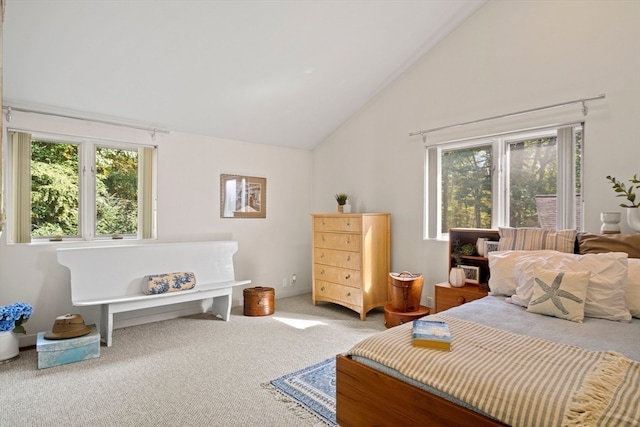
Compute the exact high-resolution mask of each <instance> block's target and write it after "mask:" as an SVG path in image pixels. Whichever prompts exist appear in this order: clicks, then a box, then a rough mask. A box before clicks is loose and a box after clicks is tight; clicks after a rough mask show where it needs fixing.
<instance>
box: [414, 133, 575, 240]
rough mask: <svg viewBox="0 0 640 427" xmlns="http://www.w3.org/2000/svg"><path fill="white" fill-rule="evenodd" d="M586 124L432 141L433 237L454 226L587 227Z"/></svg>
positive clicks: (429, 229)
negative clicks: (584, 215) (584, 199)
mask: <svg viewBox="0 0 640 427" xmlns="http://www.w3.org/2000/svg"><path fill="white" fill-rule="evenodd" d="M581 159H582V125H575V126H566V127H562V128H549V129H543V130H537V131H535V132H519V133H512V134H503V135H500V136H494V137H490V138H483V139H478V140H468V141H464V142H452V143H444V144H441V145H437V146H432V147H428V148H427V168H426V170H427V177H426V179H427V189H428V193H427V209H426V213H427V215H426V216H427V218H426V220H427V221H426V223H427V237H432V238H433V237H438V236H442V235H446V234H447V233H448V231H449V229H450V228H454V227H460V228H497V227H506V226H509V227H542V228H550V229H565V228H577V229H580V227H581V209H580V207H581V196H580V193H581V192H580V188H581V169H582V168H581Z"/></svg>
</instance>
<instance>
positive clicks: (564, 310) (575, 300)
mask: <svg viewBox="0 0 640 427" xmlns="http://www.w3.org/2000/svg"><path fill="white" fill-rule="evenodd" d="M533 272H534V273H533V274H534V279H535V280H534V285H533V293H532V295H531V301H530V302H529V306H528V307H527V311H528V312H530V313H538V314H545V315H547V316H554V317H558V318H560V319H566V320H571V321H572V322H578V323H582V319H583V318H584V304H585V299H586V295H587V286H588V285H589V277H590V276H591V273H588V272H586V271H581V272H573V271H572V272H563V271H554V270H545V269H542V268H539V267H535V268H534V270H533Z"/></svg>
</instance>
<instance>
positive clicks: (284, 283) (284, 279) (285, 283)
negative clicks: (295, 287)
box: [282, 277, 289, 288]
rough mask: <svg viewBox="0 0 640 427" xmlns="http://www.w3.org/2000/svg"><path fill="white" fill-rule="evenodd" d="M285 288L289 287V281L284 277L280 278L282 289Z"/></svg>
mask: <svg viewBox="0 0 640 427" xmlns="http://www.w3.org/2000/svg"><path fill="white" fill-rule="evenodd" d="M287 286H289V281H288V280H287V278H286V277H283V278H282V287H283V288H286V287H287Z"/></svg>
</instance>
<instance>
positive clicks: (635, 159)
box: [313, 1, 640, 301]
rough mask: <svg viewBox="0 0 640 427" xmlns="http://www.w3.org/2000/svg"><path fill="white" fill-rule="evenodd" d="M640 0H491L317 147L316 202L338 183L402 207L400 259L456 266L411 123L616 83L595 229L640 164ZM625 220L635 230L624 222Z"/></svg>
mask: <svg viewBox="0 0 640 427" xmlns="http://www.w3.org/2000/svg"><path fill="white" fill-rule="evenodd" d="M638 22H640V2H637V1H588V2H586V1H555V2H551V1H511V2H509V1H490V2H488V3H487V4H486V5H485V6H484V7H482V8H481V9H480V10H479V11H478V12H477V13H476V14H475V15H474V16H472V17H471V18H470V19H469V20H467V21H466V22H465V23H464V24H463V25H462V26H461V27H459V28H458V29H457V30H456V31H455V32H454V33H453V34H452V35H450V36H449V37H447V38H446V39H445V40H444V41H443V42H441V43H440V44H439V45H438V46H436V48H435V49H434V50H433V51H431V52H430V53H428V54H427V55H426V56H425V57H424V58H422V59H421V60H420V61H419V62H418V63H416V64H415V65H414V66H413V67H412V68H410V69H409V70H408V71H407V72H405V73H404V74H403V75H402V76H400V77H399V78H398V79H397V80H396V81H395V82H394V83H393V84H392V85H391V86H390V87H388V88H387V89H386V90H385V91H383V92H382V93H381V94H380V95H379V96H378V97H377V98H376V99H375V100H373V101H372V102H371V103H370V104H369V105H368V106H367V108H365V109H363V110H362V111H361V112H360V113H359V114H357V115H356V116H354V117H353V118H352V119H351V120H350V121H349V122H348V123H345V124H344V125H343V126H342V127H340V128H339V129H338V130H336V131H335V132H334V133H333V135H331V136H330V137H329V138H327V140H326V141H324V142H323V144H321V145H320V146H318V147H317V148H316V150H315V154H314V177H313V184H314V191H313V209H314V210H315V211H330V210H332V209H334V205H335V203H334V202H333V200H332V195H333V194H335V193H336V192H338V191H340V192H347V193H350V194H353V195H354V196H353V197H354V199H355V200H354V202H355V203H354V204H355V207H356V208H358V209H359V210H365V209H366V210H367V211H384V212H391V214H392V251H391V252H392V270H393V271H402V270H409V271H412V272H419V273H423V274H424V275H425V291H424V292H423V301H425V298H426V297H427V296H433V284H434V283H437V282H440V281H445V280H446V277H447V257H446V252H447V246H446V242H442V241H423V239H422V236H423V212H424V209H423V201H424V149H423V145H422V139H421V138H420V137H419V136H416V137H409V136H408V134H409V133H410V132H412V131H418V130H421V129H430V128H435V127H438V126H445V125H451V124H455V123H461V122H465V121H470V120H476V119H481V118H485V117H491V116H494V115H500V114H505V113H509V112H515V111H521V110H526V109H530V108H536V107H541V106H546V105H551V104H555V103H560V102H564V101H570V100H574V99H580V98H585V97H591V96H596V95H599V94H601V93H605V94H606V99H605V100H604V101H597V102H594V103H592V104H590V113H589V115H588V117H587V119H586V126H585V129H586V130H585V153H584V192H583V194H584V201H585V206H584V208H585V209H584V211H585V229H586V230H587V231H591V232H597V231H599V229H600V221H599V213H600V212H601V211H616V210H618V211H620V210H621V208H619V207H618V204H619V203H620V202H619V199H616V198H615V197H614V192H613V190H612V189H611V188H610V186H609V184H608V183H607V181H606V180H605V176H606V175H609V174H613V175H614V176H616V177H618V178H624V179H628V178H631V176H632V175H633V174H634V173H639V174H640V26H638ZM623 232H630V230H629V228H628V227H627V226H626V224H623Z"/></svg>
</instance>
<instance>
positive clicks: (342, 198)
mask: <svg viewBox="0 0 640 427" xmlns="http://www.w3.org/2000/svg"><path fill="white" fill-rule="evenodd" d="M335 197H336V202H338V212H340V213H343V212H344V206H345V205H346V204H347V200H349V195H348V194H345V193H338V194H336V196H335ZM345 213H349V212H345Z"/></svg>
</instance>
